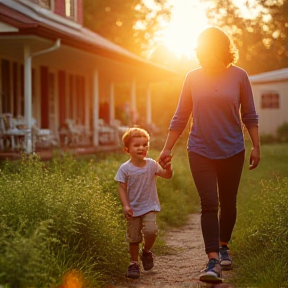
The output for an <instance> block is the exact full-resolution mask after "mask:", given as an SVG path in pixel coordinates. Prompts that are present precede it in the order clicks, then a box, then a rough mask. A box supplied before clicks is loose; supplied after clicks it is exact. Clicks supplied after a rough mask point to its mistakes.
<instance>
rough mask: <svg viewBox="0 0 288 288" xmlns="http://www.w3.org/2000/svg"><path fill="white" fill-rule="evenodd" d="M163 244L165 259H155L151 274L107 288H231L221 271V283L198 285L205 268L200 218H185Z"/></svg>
mask: <svg viewBox="0 0 288 288" xmlns="http://www.w3.org/2000/svg"><path fill="white" fill-rule="evenodd" d="M164 240H165V242H166V244H167V246H168V247H169V248H170V249H168V253H167V254H166V255H156V256H155V266H154V268H153V269H152V270H151V271H147V272H145V271H143V270H142V271H141V277H140V279H138V280H127V281H126V282H125V283H121V284H116V285H111V286H110V287H109V288H113V287H115V288H124V287H130V288H146V287H151V288H153V287H158V288H159V287H161V288H168V287H169V288H171V287H175V288H180V287H181V288H184V287H185V288H202V287H211V288H212V287H213V288H232V287H233V286H232V285H230V284H228V281H229V279H231V277H232V273H231V271H230V272H229V271H223V275H222V276H223V278H224V283H222V284H218V285H214V286H213V285H211V284H210V285H209V284H205V283H201V282H199V281H198V277H199V274H200V271H201V270H203V269H204V268H205V264H206V262H207V256H206V254H205V252H204V249H203V247H204V244H203V239H202V234H201V226H200V215H198V214H192V215H190V216H189V219H188V222H187V224H186V225H185V226H184V227H182V228H174V229H172V230H171V231H169V232H168V233H167V234H166V235H165V237H164Z"/></svg>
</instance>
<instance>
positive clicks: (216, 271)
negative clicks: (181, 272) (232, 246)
mask: <svg viewBox="0 0 288 288" xmlns="http://www.w3.org/2000/svg"><path fill="white" fill-rule="evenodd" d="M199 280H200V281H202V282H208V283H221V282H222V278H221V266H220V264H219V261H218V260H217V259H215V258H212V259H209V262H208V264H207V267H206V269H205V270H204V273H203V274H202V275H200V278H199Z"/></svg>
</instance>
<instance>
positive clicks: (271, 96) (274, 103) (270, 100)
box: [261, 93, 280, 109]
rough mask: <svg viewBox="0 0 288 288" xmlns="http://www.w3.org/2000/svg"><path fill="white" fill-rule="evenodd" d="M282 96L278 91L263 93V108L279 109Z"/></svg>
mask: <svg viewBox="0 0 288 288" xmlns="http://www.w3.org/2000/svg"><path fill="white" fill-rule="evenodd" d="M279 107H280V97H279V94H278V93H263V94H262V95H261V108H263V109H273V108H274V109H279Z"/></svg>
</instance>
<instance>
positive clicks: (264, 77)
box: [249, 68, 288, 83]
mask: <svg viewBox="0 0 288 288" xmlns="http://www.w3.org/2000/svg"><path fill="white" fill-rule="evenodd" d="M249 79H250V81H251V82H252V83H253V82H258V83H259V82H263V83H264V82H275V81H288V68H283V69H279V70H274V71H269V72H264V73H260V74H256V75H252V76H249Z"/></svg>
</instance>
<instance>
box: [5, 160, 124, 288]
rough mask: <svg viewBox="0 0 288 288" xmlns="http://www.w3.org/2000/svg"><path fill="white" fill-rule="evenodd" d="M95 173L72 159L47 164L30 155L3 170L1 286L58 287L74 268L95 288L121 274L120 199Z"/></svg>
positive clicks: (121, 228)
mask: <svg viewBox="0 0 288 288" xmlns="http://www.w3.org/2000/svg"><path fill="white" fill-rule="evenodd" d="M96 167H97V166H96V165H94V163H93V162H90V163H88V164H87V163H86V164H85V163H84V162H83V163H82V162H81V161H80V162H79V161H76V160H75V159H73V158H69V157H67V158H65V159H64V160H63V159H59V160H54V161H53V162H52V163H49V164H47V163H46V164H44V163H42V162H40V161H39V159H35V158H33V157H31V158H29V159H23V160H22V162H21V163H19V165H18V166H15V165H11V166H10V165H9V163H7V164H6V166H4V167H3V169H2V170H1V171H0V203H1V206H0V215H1V218H0V230H1V234H0V247H1V258H0V259H1V260H0V271H1V274H0V283H9V284H10V286H11V287H47V283H51V284H54V285H55V286H57V285H59V284H60V282H61V280H62V277H63V276H64V274H65V273H67V272H69V271H72V270H75V271H79V272H80V273H81V274H82V275H83V279H84V280H85V281H86V282H87V283H86V286H87V287H89V286H91V287H92V286H93V287H95V286H97V285H98V286H99V285H100V283H104V282H105V281H107V280H108V279H111V274H114V276H115V277H116V276H120V275H122V273H121V274H119V275H117V273H118V272H117V271H121V267H122V271H124V269H125V268H126V265H127V262H126V263H125V261H123V259H127V250H126V248H125V247H126V246H125V245H124V237H123V233H122V231H123V229H124V221H123V218H122V217H121V216H120V214H119V213H115V212H114V211H115V210H116V211H117V209H118V203H117V200H116V199H115V197H114V196H113V195H111V194H109V193H107V192H105V193H104V192H103V190H102V187H101V185H100V184H99V179H98V178H97V170H96ZM111 259H113V261H112V260H111ZM127 261H128V259H127ZM124 266H125V268H124ZM112 277H113V276H112Z"/></svg>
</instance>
